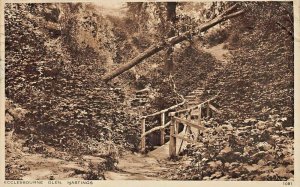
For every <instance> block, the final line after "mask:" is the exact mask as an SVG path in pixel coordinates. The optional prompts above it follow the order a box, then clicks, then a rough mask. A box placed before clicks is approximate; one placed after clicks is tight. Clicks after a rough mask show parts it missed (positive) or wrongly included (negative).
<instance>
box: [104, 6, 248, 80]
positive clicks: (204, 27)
mask: <svg viewBox="0 0 300 187" xmlns="http://www.w3.org/2000/svg"><path fill="white" fill-rule="evenodd" d="M236 7H237V5H234V6H232V7H230V8H229V9H227V10H226V11H224V13H222V14H221V15H219V16H217V17H216V18H214V19H212V20H211V21H209V22H207V23H204V24H202V25H200V26H199V27H198V28H197V29H196V30H195V31H187V32H185V33H183V34H181V35H179V36H176V37H172V38H169V39H167V40H165V41H163V42H159V43H158V44H154V45H152V46H150V47H149V48H148V49H147V50H146V51H144V52H143V53H141V54H139V55H138V56H136V57H135V58H133V59H132V60H131V61H130V62H128V63H126V64H123V65H121V67H119V68H117V69H115V70H113V71H112V72H109V73H107V74H106V75H104V76H103V78H102V80H103V81H105V82H108V81H110V80H111V79H113V78H115V77H117V76H118V75H120V74H122V73H123V72H125V71H127V70H129V69H130V68H132V67H133V66H135V65H137V64H139V63H141V62H142V61H143V60H144V59H146V58H148V57H151V56H152V55H154V54H155V53H157V52H159V51H162V50H163V49H165V47H170V46H173V45H175V44H178V43H180V42H182V41H184V40H187V39H188V38H190V37H191V36H194V35H197V34H200V33H201V32H204V31H206V30H208V29H209V28H211V27H213V26H215V25H217V24H219V23H221V22H223V21H226V20H228V19H230V18H233V17H236V16H239V15H241V14H243V13H244V10H240V11H237V12H235V13H232V14H228V13H229V12H230V11H232V10H233V9H235V8H236ZM227 14H228V15H227Z"/></svg>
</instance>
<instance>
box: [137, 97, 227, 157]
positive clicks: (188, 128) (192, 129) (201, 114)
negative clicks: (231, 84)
mask: <svg viewBox="0 0 300 187" xmlns="http://www.w3.org/2000/svg"><path fill="white" fill-rule="evenodd" d="M216 98H217V96H215V97H213V98H211V99H208V100H206V101H205V102H199V103H198V104H194V103H195V101H192V102H189V103H192V104H193V106H189V103H188V102H186V100H185V99H184V101H183V102H182V103H179V104H177V105H174V106H172V107H170V108H167V109H164V110H161V111H159V112H156V113H153V114H150V115H146V116H142V117H141V130H142V132H141V146H140V147H141V152H143V153H145V151H146V136H148V135H150V134H151V133H154V132H155V131H160V145H165V144H168V145H169V146H168V148H169V156H170V157H173V156H176V155H177V154H178V153H179V152H180V149H181V148H182V145H183V142H188V143H193V144H199V143H200V142H198V135H199V132H200V131H202V130H204V128H205V127H204V125H203V121H204V120H207V119H209V118H211V117H213V115H214V113H221V112H220V111H219V110H218V109H217V108H216V107H214V106H213V105H212V104H211V103H212V102H213V100H214V99H216ZM154 116H156V117H160V121H159V124H158V125H157V126H155V127H153V128H152V129H150V130H147V131H146V123H147V122H148V121H147V119H149V118H150V117H154ZM166 121H168V122H166ZM180 127H181V129H180ZM182 127H183V128H182ZM166 132H169V142H167V143H166V142H165V137H166V136H168V135H167V134H166ZM179 140H181V142H179ZM178 145H179V146H178ZM177 149H178V150H177Z"/></svg>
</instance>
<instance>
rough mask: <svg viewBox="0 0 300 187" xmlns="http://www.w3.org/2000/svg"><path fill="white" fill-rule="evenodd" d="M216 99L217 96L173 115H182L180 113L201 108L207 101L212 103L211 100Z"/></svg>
mask: <svg viewBox="0 0 300 187" xmlns="http://www.w3.org/2000/svg"><path fill="white" fill-rule="evenodd" d="M217 97H218V95H216V96H214V97H212V98H210V99H209V100H206V101H204V102H202V103H200V104H198V105H196V106H193V107H189V108H187V109H182V110H178V111H176V112H175V113H182V112H186V111H189V110H193V109H197V108H201V107H203V105H204V104H206V103H208V102H209V101H212V100H214V99H216V98H217Z"/></svg>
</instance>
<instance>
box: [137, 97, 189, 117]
mask: <svg viewBox="0 0 300 187" xmlns="http://www.w3.org/2000/svg"><path fill="white" fill-rule="evenodd" d="M185 103H186V100H185V99H184V100H183V101H182V102H181V103H179V104H177V105H173V106H171V107H169V108H167V109H164V110H161V111H158V112H155V113H153V114H149V115H146V116H142V117H141V118H147V117H152V116H156V115H160V114H162V113H166V112H169V111H170V110H173V109H175V108H177V107H180V106H182V105H184V104H185Z"/></svg>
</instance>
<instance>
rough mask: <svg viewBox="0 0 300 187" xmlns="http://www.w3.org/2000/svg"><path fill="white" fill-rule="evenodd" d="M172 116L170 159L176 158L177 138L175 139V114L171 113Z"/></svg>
mask: <svg viewBox="0 0 300 187" xmlns="http://www.w3.org/2000/svg"><path fill="white" fill-rule="evenodd" d="M170 116H171V125H170V144H169V155H170V157H174V156H176V137H174V135H175V123H176V121H175V118H174V116H175V113H174V112H171V113H170Z"/></svg>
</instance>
